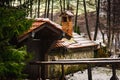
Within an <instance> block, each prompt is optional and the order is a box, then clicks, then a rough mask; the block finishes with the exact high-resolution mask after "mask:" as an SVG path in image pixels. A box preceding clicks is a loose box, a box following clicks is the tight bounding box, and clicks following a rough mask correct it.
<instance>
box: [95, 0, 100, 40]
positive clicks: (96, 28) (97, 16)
mask: <svg viewBox="0 0 120 80" xmlns="http://www.w3.org/2000/svg"><path fill="white" fill-rule="evenodd" d="M99 9H100V0H98V1H97V4H96V11H97V14H96V26H95V34H94V40H96V38H97V33H98V27H99Z"/></svg>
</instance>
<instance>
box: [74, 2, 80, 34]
mask: <svg viewBox="0 0 120 80" xmlns="http://www.w3.org/2000/svg"><path fill="white" fill-rule="evenodd" d="M78 5H79V0H77V6H76V15H75V26H74V27H75V28H74V29H75V32H76V31H77V16H78Z"/></svg>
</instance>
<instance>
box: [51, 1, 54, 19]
mask: <svg viewBox="0 0 120 80" xmlns="http://www.w3.org/2000/svg"><path fill="white" fill-rule="evenodd" d="M53 5H54V0H52V10H51V20H52V21H53Z"/></svg>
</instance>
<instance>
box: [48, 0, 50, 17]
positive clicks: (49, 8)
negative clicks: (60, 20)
mask: <svg viewBox="0 0 120 80" xmlns="http://www.w3.org/2000/svg"><path fill="white" fill-rule="evenodd" d="M49 11H50V0H48V5H47V18H49Z"/></svg>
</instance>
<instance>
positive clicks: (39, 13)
mask: <svg viewBox="0 0 120 80" xmlns="http://www.w3.org/2000/svg"><path fill="white" fill-rule="evenodd" d="M39 17H40V0H38V18H39Z"/></svg>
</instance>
